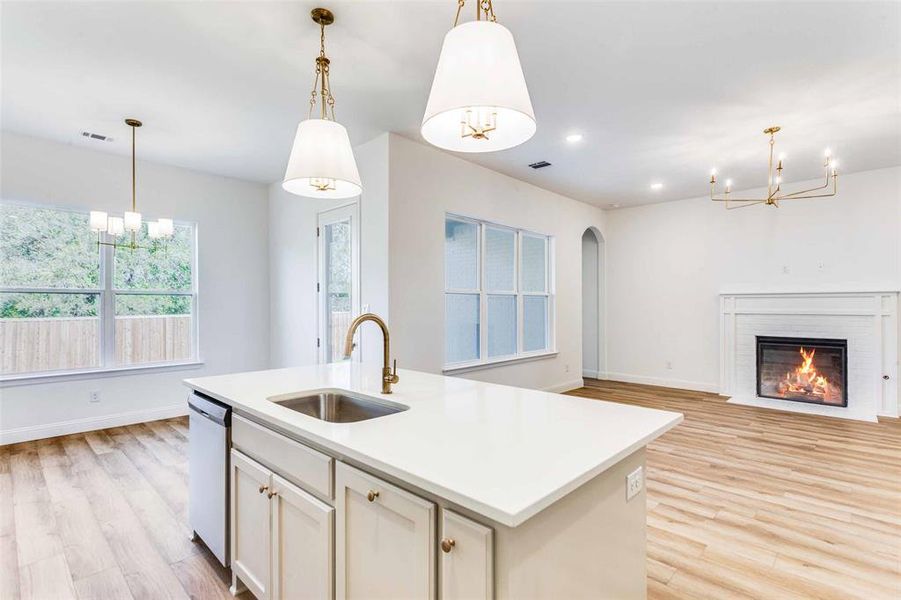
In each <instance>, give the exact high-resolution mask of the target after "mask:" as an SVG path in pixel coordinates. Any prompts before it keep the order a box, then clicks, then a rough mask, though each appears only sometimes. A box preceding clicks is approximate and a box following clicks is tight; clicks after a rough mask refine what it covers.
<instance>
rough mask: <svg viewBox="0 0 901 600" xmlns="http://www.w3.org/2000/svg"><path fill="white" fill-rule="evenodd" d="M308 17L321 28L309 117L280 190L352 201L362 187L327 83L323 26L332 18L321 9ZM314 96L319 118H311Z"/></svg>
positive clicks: (298, 135)
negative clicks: (336, 118)
mask: <svg viewBox="0 0 901 600" xmlns="http://www.w3.org/2000/svg"><path fill="white" fill-rule="evenodd" d="M311 16H312V18H313V21H315V22H316V23H317V24H318V25H319V28H320V37H319V40H320V46H319V56H318V57H317V58H316V79H315V80H314V84H313V91H312V94H311V96H310V111H309V112H310V116H309V118H307V119H306V120H304V121H301V122H300V124H299V125H298V126H297V133H296V134H295V135H294V145H293V147H292V148H291V156H290V157H289V158H288V167H287V169H286V170H285V179H284V181H283V182H282V187H283V188H284V189H285V190H286V191H288V192H290V193H292V194H297V195H298V196H306V197H308V198H323V199H330V198H333V199H341V198H353V197H355V196H359V195H360V193H361V192H362V191H363V186H362V184H361V183H360V173H359V171H357V162H356V160H355V159H354V152H353V148H352V147H351V145H350V138H349V137H348V135H347V130H346V129H345V128H344V126H343V125H341V124H340V123H338V122H337V121H335V98H334V97H333V96H332V90H331V83H330V82H329V67H330V64H331V61H330V60H329V59H328V57H326V55H325V26H326V25H331V24H332V23H333V22H334V21H335V17H334V15H333V14H332V13H331V11H329V10H328V9H324V8H316V9H313V11H312V13H311ZM317 97H318V101H319V103H320V106H319V118H313V116H312V115H313V109H314V108H315V105H316V102H317Z"/></svg>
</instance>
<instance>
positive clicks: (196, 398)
mask: <svg viewBox="0 0 901 600" xmlns="http://www.w3.org/2000/svg"><path fill="white" fill-rule="evenodd" d="M188 407H189V408H190V409H191V410H193V411H194V412H196V413H197V414H199V415H200V416H202V417H204V418H206V419H209V420H210V421H213V422H214V423H217V424H219V425H222V426H223V427H229V426H231V408H230V407H229V406H226V405H225V404H222V403H220V402H216V401H215V400H213V399H212V398H207V397H205V396H201V395H199V394H197V393H196V392H195V393H192V394H191V395H189V396H188Z"/></svg>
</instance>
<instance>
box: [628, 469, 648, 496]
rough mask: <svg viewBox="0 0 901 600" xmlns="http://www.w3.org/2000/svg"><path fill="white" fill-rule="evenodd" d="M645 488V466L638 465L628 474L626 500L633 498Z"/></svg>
mask: <svg viewBox="0 0 901 600" xmlns="http://www.w3.org/2000/svg"><path fill="white" fill-rule="evenodd" d="M642 488H644V467H638V468H637V469H635V470H634V471H632V472H631V473H629V474H628V475H626V500H631V499H632V498H634V497H635V496H637V495H638V493H639V492H641V490H642Z"/></svg>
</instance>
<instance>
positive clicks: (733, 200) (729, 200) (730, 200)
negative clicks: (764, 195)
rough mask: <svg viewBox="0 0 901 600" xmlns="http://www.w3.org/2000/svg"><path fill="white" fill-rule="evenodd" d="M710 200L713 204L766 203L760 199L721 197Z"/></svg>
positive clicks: (713, 197)
mask: <svg viewBox="0 0 901 600" xmlns="http://www.w3.org/2000/svg"><path fill="white" fill-rule="evenodd" d="M710 199H711V200H713V201H714V202H766V200H765V199H761V198H729V197H727V196H721V197H719V198H717V197H716V196H711V197H710Z"/></svg>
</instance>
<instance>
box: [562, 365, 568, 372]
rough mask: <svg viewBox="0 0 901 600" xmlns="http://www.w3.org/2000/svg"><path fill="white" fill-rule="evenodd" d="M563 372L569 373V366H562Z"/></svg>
mask: <svg viewBox="0 0 901 600" xmlns="http://www.w3.org/2000/svg"><path fill="white" fill-rule="evenodd" d="M563 372H564V373H569V365H563Z"/></svg>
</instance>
